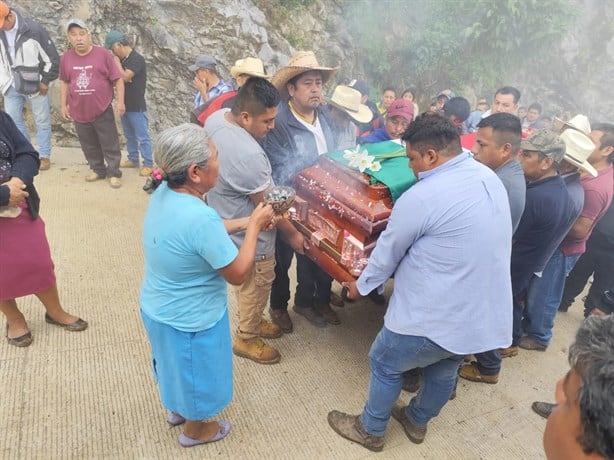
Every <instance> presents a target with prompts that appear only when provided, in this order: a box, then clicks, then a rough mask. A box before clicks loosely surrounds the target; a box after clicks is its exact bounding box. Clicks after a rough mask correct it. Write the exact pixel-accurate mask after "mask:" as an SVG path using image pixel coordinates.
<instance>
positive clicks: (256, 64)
mask: <svg viewBox="0 0 614 460" xmlns="http://www.w3.org/2000/svg"><path fill="white" fill-rule="evenodd" d="M230 75H232V76H233V77H234V78H237V77H238V76H239V75H249V76H250V77H260V78H271V76H270V75H267V74H265V73H264V64H262V61H261V60H260V59H258V58H253V57H246V58H245V59H239V60H238V61H236V62H235V65H233V66H232V67H231V68H230Z"/></svg>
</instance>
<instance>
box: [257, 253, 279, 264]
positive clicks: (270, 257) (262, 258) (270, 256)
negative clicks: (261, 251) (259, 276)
mask: <svg viewBox="0 0 614 460" xmlns="http://www.w3.org/2000/svg"><path fill="white" fill-rule="evenodd" d="M273 257H275V254H271V255H268V256H263V255H257V256H256V258H255V260H256V262H261V261H263V260H268V259H272V258H273Z"/></svg>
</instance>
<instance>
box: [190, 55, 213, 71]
mask: <svg viewBox="0 0 614 460" xmlns="http://www.w3.org/2000/svg"><path fill="white" fill-rule="evenodd" d="M216 66H217V61H216V60H215V59H214V58H213V57H212V56H208V55H206V54H201V55H200V56H197V57H196V61H195V62H194V64H192V65H191V66H189V67H188V69H190V70H191V71H192V72H196V71H197V70H198V69H209V70H216Z"/></svg>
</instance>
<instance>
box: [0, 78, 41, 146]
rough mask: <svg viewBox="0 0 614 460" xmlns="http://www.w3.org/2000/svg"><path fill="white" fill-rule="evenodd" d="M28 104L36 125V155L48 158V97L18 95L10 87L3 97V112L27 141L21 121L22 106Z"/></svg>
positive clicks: (27, 133)
mask: <svg viewBox="0 0 614 460" xmlns="http://www.w3.org/2000/svg"><path fill="white" fill-rule="evenodd" d="M25 104H29V105H30V108H31V109H32V115H33V116H34V123H35V124H36V140H37V142H38V153H39V155H40V157H41V158H49V156H50V155H51V117H50V109H49V96H48V95H47V94H46V95H44V96H41V95H40V94H38V93H36V94H35V95H33V96H27V95H25V94H20V93H18V92H17V91H16V90H15V88H13V87H12V86H11V87H10V88H9V90H8V91H7V92H6V94H5V95H4V110H5V111H6V113H8V114H9V115H10V116H11V118H12V119H13V121H14V122H15V124H16V125H17V128H18V129H19V131H21V134H23V135H24V136H25V137H26V139H28V141H29V140H30V133H29V132H28V127H27V126H26V123H25V121H24V119H23V106H24V105H25Z"/></svg>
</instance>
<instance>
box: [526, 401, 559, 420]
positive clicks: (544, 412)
mask: <svg viewBox="0 0 614 460" xmlns="http://www.w3.org/2000/svg"><path fill="white" fill-rule="evenodd" d="M555 407H556V404H551V403H547V402H541V401H535V402H534V403H533V404H531V409H533V412H535V413H536V414H537V415H541V416H542V417H544V418H548V417H550V414H551V413H552V409H554V408H555Z"/></svg>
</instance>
